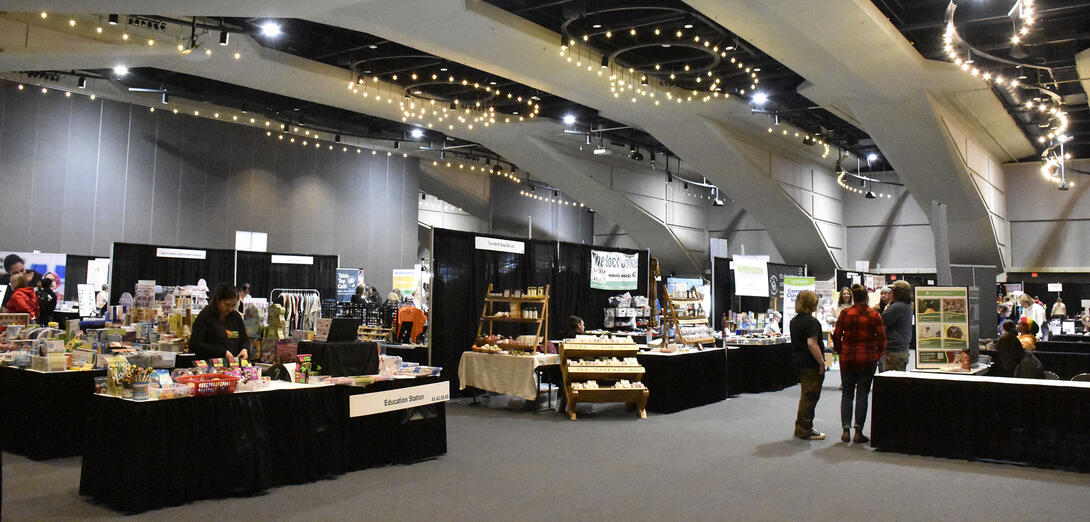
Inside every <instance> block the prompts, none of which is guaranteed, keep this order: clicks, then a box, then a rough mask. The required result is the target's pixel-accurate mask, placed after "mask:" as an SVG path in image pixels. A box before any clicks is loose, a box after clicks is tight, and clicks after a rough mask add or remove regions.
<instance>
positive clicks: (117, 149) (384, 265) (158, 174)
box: [0, 84, 419, 286]
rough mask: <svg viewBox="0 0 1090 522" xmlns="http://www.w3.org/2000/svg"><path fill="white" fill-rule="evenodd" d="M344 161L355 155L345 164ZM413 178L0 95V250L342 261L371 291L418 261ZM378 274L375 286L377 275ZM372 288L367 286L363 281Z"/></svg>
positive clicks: (196, 129)
mask: <svg viewBox="0 0 1090 522" xmlns="http://www.w3.org/2000/svg"><path fill="white" fill-rule="evenodd" d="M351 150H352V149H350V151H351ZM418 176H419V166H418V164H417V163H416V161H415V160H413V159H411V158H409V159H404V158H402V157H401V156H396V155H395V156H389V157H388V156H386V155H385V154H379V155H377V156H372V155H371V154H369V153H367V152H364V153H362V154H357V153H354V152H342V151H341V150H340V148H337V149H336V150H334V151H330V150H329V149H328V147H326V146H324V145H323V147H322V148H321V149H317V148H314V147H302V146H301V145H300V144H299V143H296V144H295V145H291V144H289V143H288V142H287V141H279V140H275V139H272V138H269V137H267V136H266V135H265V132H264V131H262V130H260V129H256V128H251V127H245V126H241V125H233V124H230V123H224V122H219V121H215V120H210V119H206V118H199V117H194V116H188V115H184V114H173V113H171V112H170V111H165V110H158V111H156V112H154V113H152V112H149V111H148V109H147V108H144V107H139V106H132V105H128V104H124V103H118V102H112V101H106V100H103V99H101V98H99V99H96V100H90V99H89V98H88V97H86V96H79V95H75V96H72V97H70V98H67V97H65V96H64V95H63V94H62V93H60V92H57V91H50V92H49V93H48V94H41V92H40V91H39V90H36V89H25V90H22V91H19V90H17V89H16V88H15V86H14V85H11V84H8V85H4V86H3V87H0V185H2V186H3V187H4V191H3V193H4V204H3V205H0V249H7V250H40V251H43V252H63V253H70V254H81V255H95V256H109V255H110V245H111V244H112V243H113V242H115V241H125V242H136V243H153V244H164V245H180V246H192V247H204V248H234V240H235V231H236V230H250V231H259V232H267V233H268V234H269V242H268V249H269V251H271V252H298V253H313V254H329V255H339V256H340V258H341V264H342V265H343V266H360V267H364V268H365V269H366V270H367V274H368V279H369V280H374V281H376V283H378V284H380V286H381V285H382V284H386V285H388V284H389V281H388V280H389V278H390V275H389V274H390V270H391V269H394V268H404V267H412V265H413V263H414V262H415V260H416V254H417V230H416V227H417V217H418V216H417V214H418V203H417V202H418V201H419V192H418ZM372 274H374V275H372ZM372 278H374V279H372Z"/></svg>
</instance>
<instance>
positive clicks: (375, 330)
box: [356, 325, 394, 341]
mask: <svg viewBox="0 0 1090 522" xmlns="http://www.w3.org/2000/svg"><path fill="white" fill-rule="evenodd" d="M393 332H394V329H393V328H382V327H378V326H367V325H360V327H359V328H357V329H356V338H357V339H358V340H360V341H389V340H391V339H393Z"/></svg>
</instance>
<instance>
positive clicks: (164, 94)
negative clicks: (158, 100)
mask: <svg viewBox="0 0 1090 522" xmlns="http://www.w3.org/2000/svg"><path fill="white" fill-rule="evenodd" d="M162 99H163V103H170V95H169V94H167V93H165V92H164V93H163V97H162Z"/></svg>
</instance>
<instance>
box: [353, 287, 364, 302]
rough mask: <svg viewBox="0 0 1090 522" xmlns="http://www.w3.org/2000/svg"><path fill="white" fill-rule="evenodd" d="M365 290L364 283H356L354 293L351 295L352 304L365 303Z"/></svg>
mask: <svg viewBox="0 0 1090 522" xmlns="http://www.w3.org/2000/svg"><path fill="white" fill-rule="evenodd" d="M366 292H367V288H366V287H365V286H364V285H356V293H355V294H353V295H352V304H358V305H365V304H367V296H366V295H365V294H366Z"/></svg>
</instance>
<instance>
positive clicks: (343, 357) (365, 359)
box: [297, 341, 379, 377]
mask: <svg viewBox="0 0 1090 522" xmlns="http://www.w3.org/2000/svg"><path fill="white" fill-rule="evenodd" d="M297 353H302V354H308V353H309V354H310V355H311V358H310V360H311V364H312V367H314V368H319V370H317V371H318V373H321V374H322V375H332V376H334V377H344V376H348V375H374V374H376V373H378V354H379V346H378V344H377V343H375V342H374V341H346V342H336V343H327V342H320V341H300V342H299V351H298V352H297ZM314 365H316V366H314Z"/></svg>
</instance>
